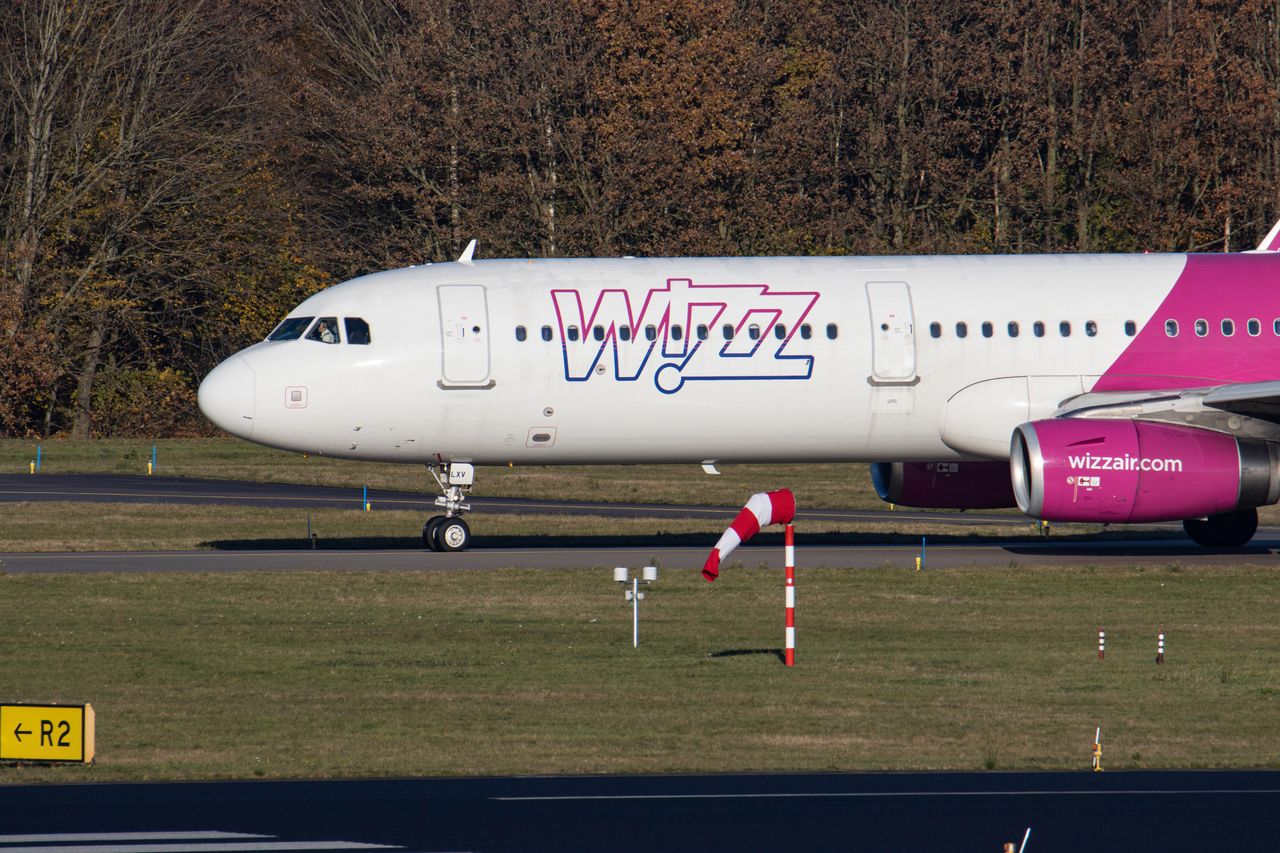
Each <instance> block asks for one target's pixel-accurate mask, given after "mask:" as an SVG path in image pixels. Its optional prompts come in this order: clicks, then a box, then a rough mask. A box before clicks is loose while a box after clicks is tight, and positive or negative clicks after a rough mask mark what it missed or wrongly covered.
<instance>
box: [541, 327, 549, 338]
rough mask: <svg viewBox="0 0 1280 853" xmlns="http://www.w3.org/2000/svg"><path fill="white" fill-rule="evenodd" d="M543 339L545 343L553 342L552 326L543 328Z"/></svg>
mask: <svg viewBox="0 0 1280 853" xmlns="http://www.w3.org/2000/svg"><path fill="white" fill-rule="evenodd" d="M542 339H543V340H544V341H549V340H551V327H550V326H543V327H542Z"/></svg>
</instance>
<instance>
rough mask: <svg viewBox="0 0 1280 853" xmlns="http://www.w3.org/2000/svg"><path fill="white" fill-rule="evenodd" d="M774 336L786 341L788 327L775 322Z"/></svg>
mask: <svg viewBox="0 0 1280 853" xmlns="http://www.w3.org/2000/svg"><path fill="white" fill-rule="evenodd" d="M773 336H774V337H775V338H777V339H778V340H780V341H785V340H786V339H787V327H786V326H784V325H782V324H781V323H774V324H773Z"/></svg>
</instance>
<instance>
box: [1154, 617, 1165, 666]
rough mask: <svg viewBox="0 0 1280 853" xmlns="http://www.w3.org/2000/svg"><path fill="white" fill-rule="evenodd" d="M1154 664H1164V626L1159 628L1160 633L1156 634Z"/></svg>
mask: <svg viewBox="0 0 1280 853" xmlns="http://www.w3.org/2000/svg"><path fill="white" fill-rule="evenodd" d="M1156 663H1164V626H1163V625H1162V626H1160V633H1158V634H1156Z"/></svg>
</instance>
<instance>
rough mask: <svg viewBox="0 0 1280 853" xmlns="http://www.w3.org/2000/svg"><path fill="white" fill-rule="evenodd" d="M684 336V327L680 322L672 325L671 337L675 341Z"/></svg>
mask: <svg viewBox="0 0 1280 853" xmlns="http://www.w3.org/2000/svg"><path fill="white" fill-rule="evenodd" d="M683 337H684V329H683V328H682V327H681V326H680V324H678V323H677V324H676V325H674V326H672V327H671V339H672V340H673V341H678V340H680V339H681V338H683Z"/></svg>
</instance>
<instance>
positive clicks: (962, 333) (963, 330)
mask: <svg viewBox="0 0 1280 853" xmlns="http://www.w3.org/2000/svg"><path fill="white" fill-rule="evenodd" d="M956 337H957V338H967V337H969V324H968V323H965V322H959V323H956Z"/></svg>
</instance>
